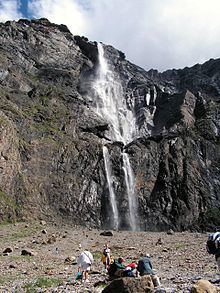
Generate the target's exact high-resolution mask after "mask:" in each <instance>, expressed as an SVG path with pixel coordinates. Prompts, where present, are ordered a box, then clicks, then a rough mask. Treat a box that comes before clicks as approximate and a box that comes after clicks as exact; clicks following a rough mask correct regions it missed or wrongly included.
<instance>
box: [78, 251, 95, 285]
mask: <svg viewBox="0 0 220 293" xmlns="http://www.w3.org/2000/svg"><path fill="white" fill-rule="evenodd" d="M92 263H93V256H92V253H91V252H90V251H88V250H84V251H83V252H82V253H81V254H80V255H79V257H78V260H77V264H78V266H79V269H78V271H80V270H81V272H82V280H83V281H85V282H88V275H89V271H90V269H91V265H92Z"/></svg>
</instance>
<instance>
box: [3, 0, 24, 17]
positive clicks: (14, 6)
mask: <svg viewBox="0 0 220 293" xmlns="http://www.w3.org/2000/svg"><path fill="white" fill-rule="evenodd" d="M19 6H20V2H19V1H18V0H0V21H1V22H5V21H7V20H11V19H18V18H20V17H21V13H20V12H19Z"/></svg>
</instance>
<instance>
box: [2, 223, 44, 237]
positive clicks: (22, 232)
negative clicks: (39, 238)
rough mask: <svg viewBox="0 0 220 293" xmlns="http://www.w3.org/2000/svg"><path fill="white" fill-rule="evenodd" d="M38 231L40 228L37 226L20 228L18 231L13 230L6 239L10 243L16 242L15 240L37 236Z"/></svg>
mask: <svg viewBox="0 0 220 293" xmlns="http://www.w3.org/2000/svg"><path fill="white" fill-rule="evenodd" d="M38 229H39V228H38V227H37V226H30V227H18V229H16V231H14V229H13V230H12V232H11V233H10V232H9V233H8V235H7V236H6V237H5V238H6V239H7V240H10V241H15V240H18V239H21V238H25V237H29V236H31V235H35V234H36V232H37V231H38Z"/></svg>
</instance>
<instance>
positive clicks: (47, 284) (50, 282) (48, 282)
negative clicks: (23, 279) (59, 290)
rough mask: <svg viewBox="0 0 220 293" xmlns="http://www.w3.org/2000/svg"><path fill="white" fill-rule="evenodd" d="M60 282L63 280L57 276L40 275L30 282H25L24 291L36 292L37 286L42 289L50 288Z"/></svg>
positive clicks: (28, 292) (60, 283)
mask: <svg viewBox="0 0 220 293" xmlns="http://www.w3.org/2000/svg"><path fill="white" fill-rule="evenodd" d="M62 284H63V281H62V280H61V279H58V278H46V277H40V278H38V279H37V280H36V281H34V282H32V283H28V284H26V285H25V288H24V289H25V292H26V293H34V292H38V291H39V290H38V289H39V288H42V289H45V288H51V287H56V286H59V285H62Z"/></svg>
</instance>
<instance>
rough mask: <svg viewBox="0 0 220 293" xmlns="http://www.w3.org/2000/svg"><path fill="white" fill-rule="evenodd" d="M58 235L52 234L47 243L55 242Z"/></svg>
mask: <svg viewBox="0 0 220 293" xmlns="http://www.w3.org/2000/svg"><path fill="white" fill-rule="evenodd" d="M56 240H57V239H56V236H55V235H52V236H51V237H49V238H48V239H47V244H53V243H55V242H56Z"/></svg>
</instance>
